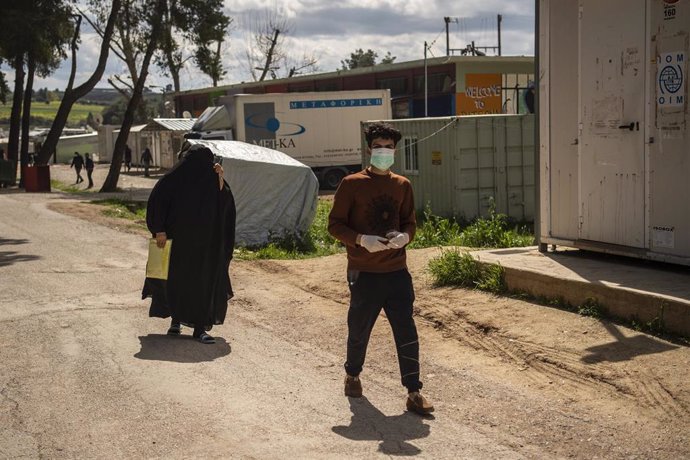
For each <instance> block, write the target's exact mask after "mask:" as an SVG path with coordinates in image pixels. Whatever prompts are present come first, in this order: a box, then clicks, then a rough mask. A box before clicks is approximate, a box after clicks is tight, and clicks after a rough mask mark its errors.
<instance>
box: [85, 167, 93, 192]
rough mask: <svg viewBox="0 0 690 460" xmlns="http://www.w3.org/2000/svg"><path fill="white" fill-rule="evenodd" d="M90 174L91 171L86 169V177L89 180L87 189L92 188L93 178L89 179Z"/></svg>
mask: <svg viewBox="0 0 690 460" xmlns="http://www.w3.org/2000/svg"><path fill="white" fill-rule="evenodd" d="M91 174H93V169H87V170H86V177H88V178H89V188H91V187H93V178H92V177H91Z"/></svg>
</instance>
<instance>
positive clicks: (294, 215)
mask: <svg viewBox="0 0 690 460" xmlns="http://www.w3.org/2000/svg"><path fill="white" fill-rule="evenodd" d="M193 145H202V146H204V147H208V148H209V149H211V151H212V152H213V153H214V155H216V156H218V157H220V158H222V160H223V161H222V163H223V169H224V171H225V180H227V181H228V184H230V188H231V189H232V194H233V195H234V197H235V205H236V207H237V225H236V242H237V244H238V245H240V246H253V245H259V244H265V243H267V242H269V241H270V240H271V238H272V237H281V236H284V235H286V234H296V233H298V234H304V233H306V232H307V230H309V227H310V226H311V223H312V221H313V220H314V216H315V215H316V206H317V204H318V191H319V181H318V180H317V179H316V176H315V175H314V173H313V172H312V170H311V168H310V167H309V166H306V165H304V164H302V163H300V162H299V161H297V160H295V159H294V158H292V157H290V156H288V155H286V154H284V153H282V152H279V151H277V150H272V149H268V148H265V147H260V146H258V145H253V144H247V143H245V142H239V141H205V140H196V139H189V140H187V145H185V146H184V147H183V151H184V150H186V148H188V146H193Z"/></svg>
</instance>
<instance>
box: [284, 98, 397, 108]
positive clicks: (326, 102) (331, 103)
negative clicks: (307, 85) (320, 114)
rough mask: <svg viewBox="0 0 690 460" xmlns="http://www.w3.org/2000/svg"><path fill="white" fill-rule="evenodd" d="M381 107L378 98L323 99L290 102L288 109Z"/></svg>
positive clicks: (380, 100) (381, 100) (381, 101)
mask: <svg viewBox="0 0 690 460" xmlns="http://www.w3.org/2000/svg"><path fill="white" fill-rule="evenodd" d="M374 105H383V99H381V98H380V97H371V98H363V99H323V100H315V101H290V109H339V108H346V107H370V106H374Z"/></svg>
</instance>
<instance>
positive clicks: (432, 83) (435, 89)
mask: <svg viewBox="0 0 690 460" xmlns="http://www.w3.org/2000/svg"><path fill="white" fill-rule="evenodd" d="M451 84H452V82H451V78H450V75H448V74H446V73H436V74H432V75H429V76H428V79H427V89H428V91H429V92H430V93H448V92H451ZM414 89H415V92H417V93H423V92H424V75H417V76H416V77H414Z"/></svg>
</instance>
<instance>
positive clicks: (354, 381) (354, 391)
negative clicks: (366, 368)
mask: <svg viewBox="0 0 690 460" xmlns="http://www.w3.org/2000/svg"><path fill="white" fill-rule="evenodd" d="M345 396H350V397H351V398H361V397H362V382H361V380H359V377H353V376H351V375H346V376H345Z"/></svg>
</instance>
